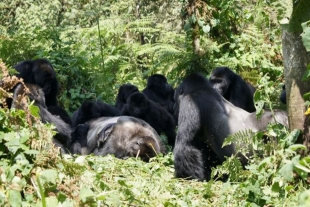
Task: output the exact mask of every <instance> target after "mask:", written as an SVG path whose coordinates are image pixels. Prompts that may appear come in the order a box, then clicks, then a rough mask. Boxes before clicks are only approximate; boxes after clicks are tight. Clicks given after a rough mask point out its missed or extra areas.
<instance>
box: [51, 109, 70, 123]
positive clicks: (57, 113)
mask: <svg viewBox="0 0 310 207" xmlns="http://www.w3.org/2000/svg"><path fill="white" fill-rule="evenodd" d="M47 110H48V111H49V112H50V113H51V114H53V115H55V116H59V117H60V118H61V119H62V120H64V122H66V123H67V124H69V125H72V120H71V117H70V116H69V114H68V113H67V111H66V110H64V109H63V108H61V107H60V106H49V107H47Z"/></svg>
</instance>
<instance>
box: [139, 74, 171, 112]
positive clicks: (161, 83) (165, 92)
mask: <svg viewBox="0 0 310 207" xmlns="http://www.w3.org/2000/svg"><path fill="white" fill-rule="evenodd" d="M142 93H143V94H144V95H146V97H148V99H150V100H151V101H154V102H155V103H158V104H159V105H161V106H162V107H164V108H165V109H166V110H167V111H168V112H170V113H171V114H173V106H174V100H173V96H174V90H173V88H172V87H171V86H170V85H169V84H168V82H167V79H166V77H165V76H163V75H160V74H155V75H151V76H150V77H149V78H148V79H147V86H146V88H145V89H144V90H143V91H142Z"/></svg>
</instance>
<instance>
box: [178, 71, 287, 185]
mask: <svg viewBox="0 0 310 207" xmlns="http://www.w3.org/2000/svg"><path fill="white" fill-rule="evenodd" d="M175 100H176V105H175V108H176V111H177V112H178V130H177V136H176V142H175V147H174V150H173V154H174V166H175V172H176V177H179V178H189V179H198V180H209V179H210V176H211V168H212V167H215V166H216V165H219V164H221V163H223V161H224V160H225V157H230V156H231V155H234V154H236V143H232V144H230V145H228V146H225V147H222V145H223V142H224V140H225V138H226V137H228V136H229V135H231V134H234V133H236V132H239V131H240V130H252V131H253V132H257V131H260V130H264V129H266V127H267V125H268V124H269V123H275V122H276V123H281V124H283V125H285V126H288V117H287V114H286V113H285V112H284V111H275V112H274V113H275V116H274V117H273V116H272V113H271V112H268V111H267V112H266V113H265V114H263V115H262V119H259V120H258V119H256V116H255V112H253V113H249V112H247V111H245V110H243V109H241V108H239V107H236V106H235V105H233V104H231V103H230V102H229V101H227V100H226V99H224V98H223V97H222V96H221V95H220V94H219V93H218V92H217V91H216V90H215V89H214V88H213V87H212V84H211V83H210V82H209V81H208V80H207V79H206V78H205V77H204V76H202V75H201V74H198V73H194V74H191V75H189V76H188V77H186V78H185V79H184V80H183V82H182V83H181V85H180V86H179V87H178V88H177V90H176V93H175ZM238 157H239V158H240V159H241V163H242V164H243V165H245V164H246V163H247V160H246V159H245V157H244V156H243V155H241V154H240V153H239V154H238Z"/></svg>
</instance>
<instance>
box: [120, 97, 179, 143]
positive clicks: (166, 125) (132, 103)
mask: <svg viewBox="0 0 310 207" xmlns="http://www.w3.org/2000/svg"><path fill="white" fill-rule="evenodd" d="M122 115H123V116H134V117H137V118H140V119H143V120H144V121H146V122H147V123H149V124H150V125H151V127H153V128H154V129H155V130H156V132H157V133H158V134H159V135H160V134H161V133H162V132H164V133H165V134H166V136H167V138H168V144H169V145H170V146H174V141H175V136H176V135H175V131H174V128H175V122H174V119H173V117H172V115H171V114H170V113H169V112H167V111H166V110H165V109H163V108H162V107H160V106H159V105H158V104H156V103H154V102H153V101H151V100H149V99H148V98H147V97H146V96H145V95H144V94H143V93H140V92H135V93H133V94H131V95H130V96H129V98H128V100H127V104H126V105H125V106H124V108H123V110H122Z"/></svg>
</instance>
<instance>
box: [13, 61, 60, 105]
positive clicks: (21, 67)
mask: <svg viewBox="0 0 310 207" xmlns="http://www.w3.org/2000/svg"><path fill="white" fill-rule="evenodd" d="M14 68H15V69H16V70H17V71H18V72H19V73H18V74H16V76H17V77H19V78H23V80H24V83H30V84H36V85H38V86H40V87H41V88H42V89H43V92H44V94H45V103H46V105H47V106H55V105H57V104H58V103H57V95H58V91H59V84H58V80H57V78H56V73H55V70H54V68H53V66H52V64H51V63H50V62H49V61H48V60H46V59H37V60H25V61H22V62H20V63H18V64H17V65H15V66H14Z"/></svg>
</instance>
